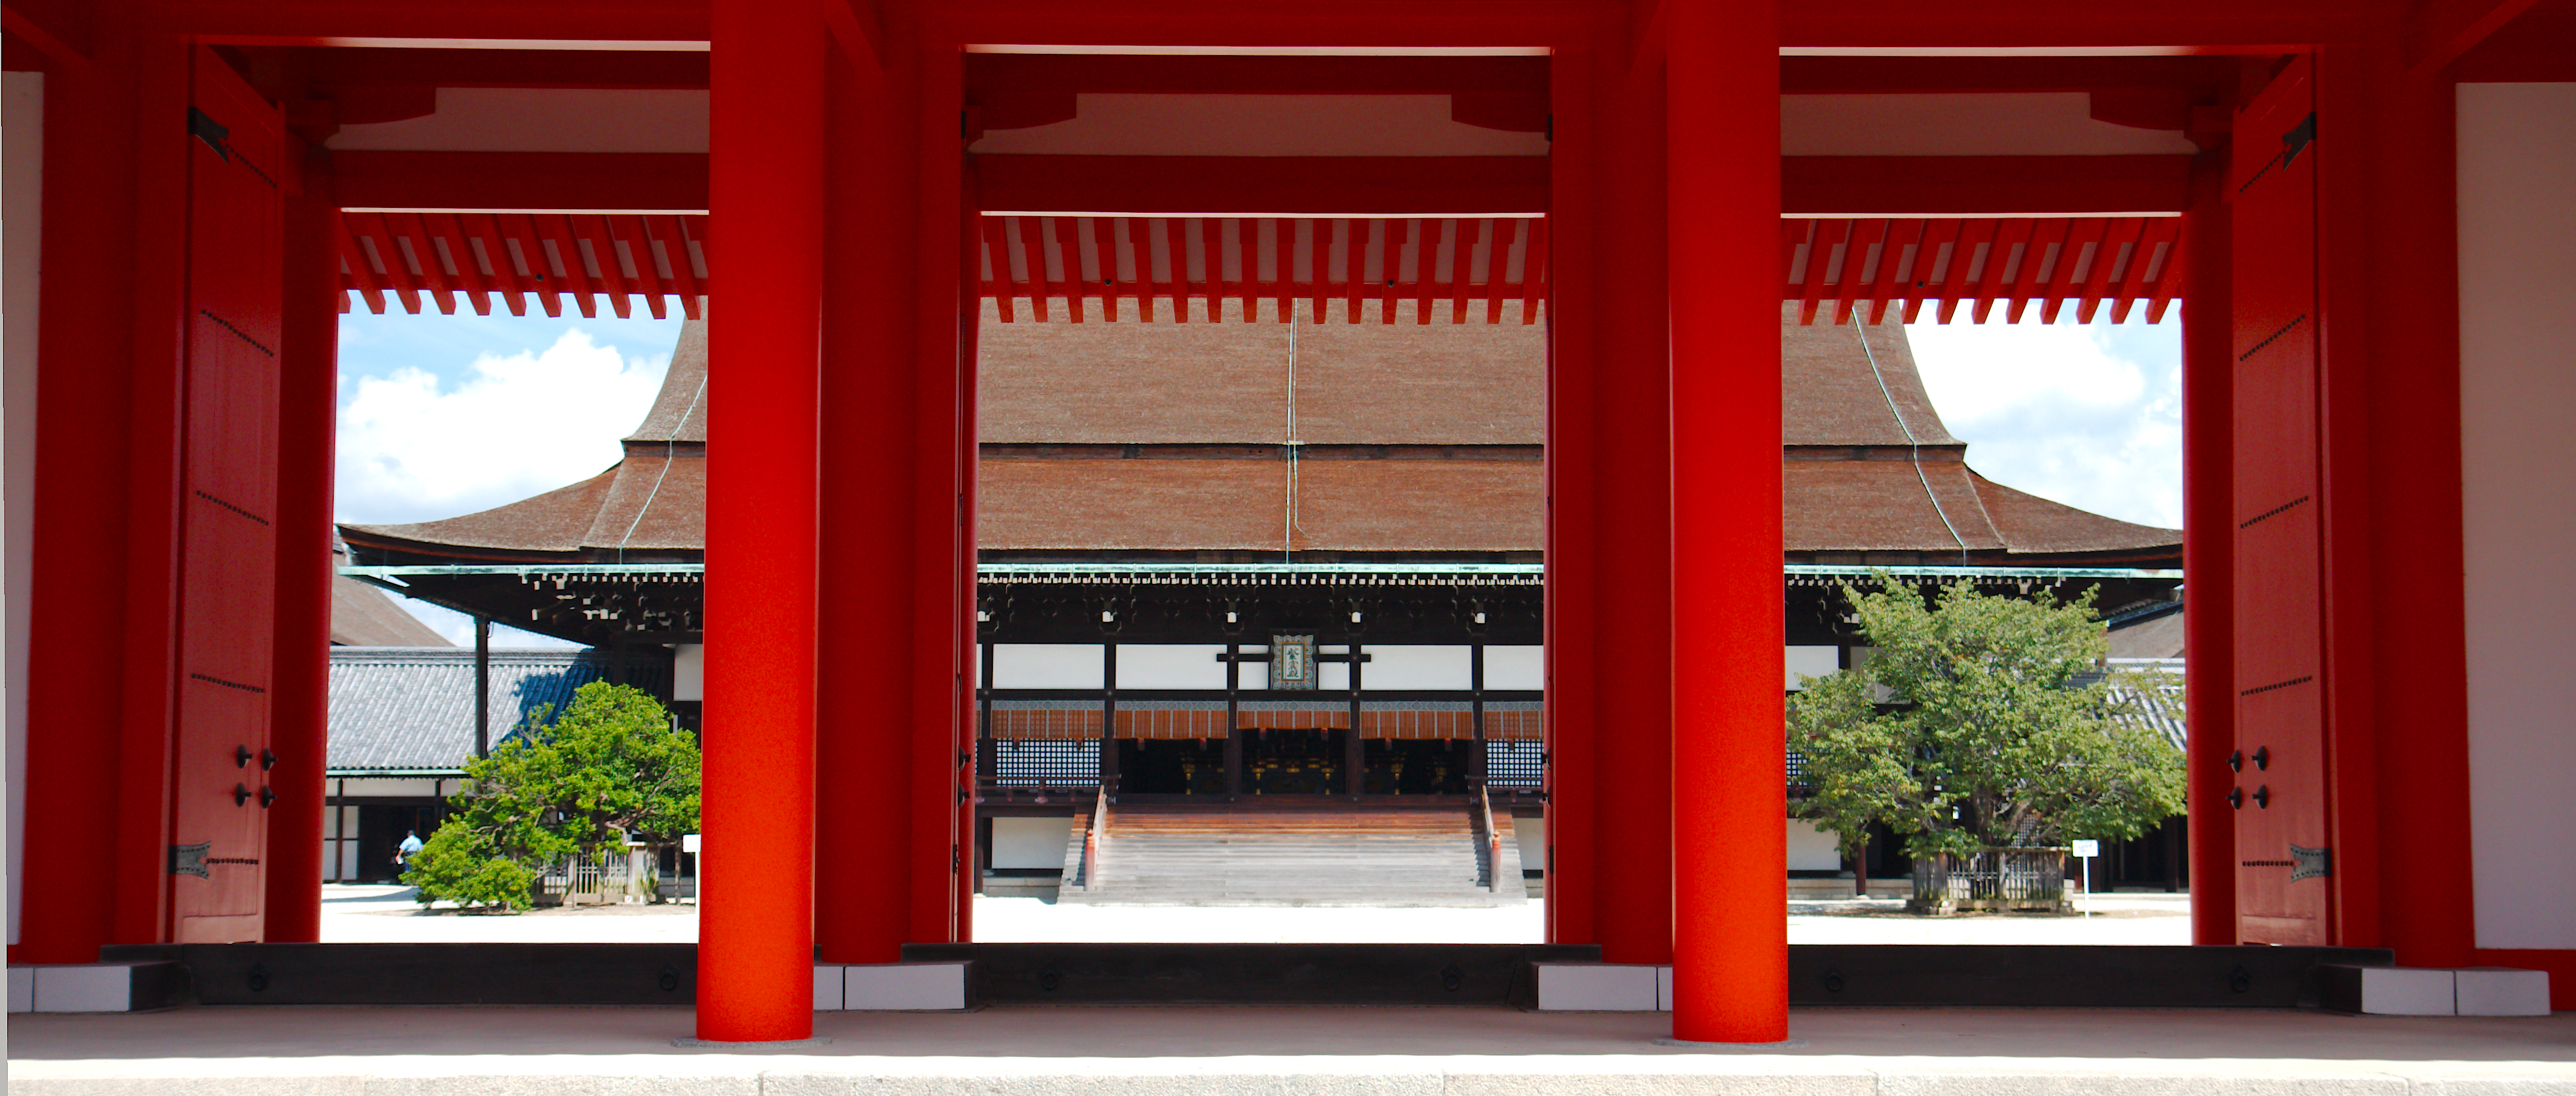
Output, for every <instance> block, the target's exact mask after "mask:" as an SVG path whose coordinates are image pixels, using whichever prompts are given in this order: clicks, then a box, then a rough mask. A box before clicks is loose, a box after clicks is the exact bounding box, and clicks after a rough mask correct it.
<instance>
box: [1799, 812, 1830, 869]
mask: <svg viewBox="0 0 2576 1096" xmlns="http://www.w3.org/2000/svg"><path fill="white" fill-rule="evenodd" d="M1788 821H1789V870H1790V871H1839V870H1841V869H1842V866H1843V853H1842V846H1841V845H1840V844H1838V843H1837V842H1836V841H1835V839H1834V835H1833V834H1832V833H1831V832H1828V831H1825V830H1820V829H1817V828H1816V824H1815V823H1813V822H1810V821H1808V820H1806V819H1804V818H1792V819H1789V820H1788Z"/></svg>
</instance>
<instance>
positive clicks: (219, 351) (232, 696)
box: [170, 49, 285, 943]
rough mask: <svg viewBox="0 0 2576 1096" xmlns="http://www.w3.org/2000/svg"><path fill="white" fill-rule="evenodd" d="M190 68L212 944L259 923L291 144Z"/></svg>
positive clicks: (174, 869)
mask: <svg viewBox="0 0 2576 1096" xmlns="http://www.w3.org/2000/svg"><path fill="white" fill-rule="evenodd" d="M193 64H194V67H195V72H194V76H193V87H194V94H193V96H192V108H193V109H192V111H191V117H190V128H189V133H188V136H187V138H186V139H187V140H188V141H189V143H190V145H191V150H190V159H189V174H188V192H189V193H188V255H189V259H188V299H187V306H186V307H187V316H186V317H185V319H186V323H187V327H186V331H187V342H186V344H185V347H184V352H185V354H186V361H185V363H184V367H183V369H182V374H181V375H182V377H183V378H184V383H185V385H186V388H185V400H186V403H185V413H184V416H183V420H182V421H183V425H184V429H185V431H186V436H185V439H184V441H183V443H182V445H181V448H180V452H181V455H182V457H181V459H182V462H183V464H182V468H181V483H182V485H183V491H184V492H185V494H184V496H183V497H182V498H181V500H180V503H181V507H180V522H181V525H180V542H181V553H182V555H181V560H180V590H179V635H178V639H179V667H178V673H179V681H178V725H177V729H176V734H175V735H174V736H173V741H174V746H173V748H174V749H175V750H176V751H177V757H176V759H175V761H176V764H175V765H174V766H173V770H172V771H173V774H174V778H175V780H176V781H177V783H176V786H175V787H174V788H173V810H172V822H171V827H172V832H171V835H170V844H171V850H172V851H171V874H170V884H171V903H170V905H171V911H172V926H171V931H172V933H173V936H174V938H175V939H177V940H178V941H180V942H182V943H212V942H226V941H243V940H258V939H259V938H260V937H261V934H262V932H263V930H264V926H265V916H264V914H265V900H266V890H265V876H264V871H265V869H264V867H263V864H262V861H263V860H264V859H265V856H264V852H265V849H266V845H267V836H268V835H267V825H266V819H267V814H268V806H269V804H270V802H271V801H272V796H273V795H274V793H273V792H272V791H271V789H270V788H269V786H268V781H267V774H268V772H269V758H270V756H271V755H270V754H269V748H270V742H269V735H268V727H269V688H270V684H271V683H270V671H271V669H272V663H273V661H274V658H275V652H274V649H273V646H272V644H273V642H274V637H275V634H276V611H277V608H276V606H277V597H276V584H277V543H278V539H277V529H276V527H275V524H274V522H275V520H276V506H277V488H276V484H277V440H278V439H277V423H278V403H279V395H280V394H279V391H278V382H279V372H278V366H277V345H278V332H279V329H280V326H281V321H282V317H283V296H282V290H283V287H282V285H281V278H282V276H283V264H282V257H283V244H284V240H283V235H282V225H283V221H284V216H283V214H284V205H283V196H282V192H281V190H280V187H279V185H278V176H279V172H280V168H281V164H280V156H281V153H282V151H283V149H284V147H285V145H284V140H283V132H284V130H283V126H282V125H281V124H280V119H279V116H278V112H277V111H276V109H275V108H273V107H270V106H269V105H268V104H266V103H264V102H262V101H261V100H260V99H259V97H258V96H257V95H256V94H255V93H253V92H252V91H251V90H250V88H249V87H248V86H247V85H246V84H244V83H243V82H242V81H241V79H240V78H239V77H238V76H237V75H235V74H234V73H233V71H232V69H231V68H230V67H229V66H228V65H227V64H226V63H225V62H224V61H222V60H221V59H220V58H219V57H217V56H216V55H215V54H214V53H213V52H212V51H210V50H205V49H199V50H198V51H196V53H195V54H194V57H193Z"/></svg>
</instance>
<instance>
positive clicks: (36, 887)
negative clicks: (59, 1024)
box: [9, 4, 160, 963]
mask: <svg viewBox="0 0 2576 1096" xmlns="http://www.w3.org/2000/svg"><path fill="white" fill-rule="evenodd" d="M122 7H123V5H116V4H101V5H100V6H99V9H98V12H97V17H98V30H99V34H98V41H97V43H96V45H95V46H94V48H93V52H92V60H91V62H90V63H89V64H88V65H83V66H77V67H75V66H60V65H58V66H55V67H54V69H53V70H52V71H50V72H48V73H47V74H46V77H45V161H44V213H43V219H44V235H45V238H46V239H47V240H49V241H54V243H53V246H50V247H48V248H46V255H45V260H44V285H45V293H44V296H43V299H42V302H41V305H40V309H41V311H40V315H41V316H42V319H41V321H40V334H39V341H38V344H37V352H36V357H37V379H36V389H37V402H38V404H39V406H40V407H41V408H42V411H41V416H42V429H41V430H40V431H39V432H38V433H37V436H36V489H35V495H36V497H35V501H34V507H35V515H34V524H35V528H36V530H37V535H36V538H35V546H34V553H33V554H34V559H33V562H32V566H33V568H34V570H35V571H36V573H37V574H39V575H42V576H44V581H41V582H38V583H36V584H35V589H34V594H33V597H32V598H31V599H30V604H29V607H28V613H29V619H30V622H31V627H30V630H31V632H32V633H33V634H35V635H40V636H43V637H45V642H43V643H39V644H36V645H34V647H33V649H31V650H30V651H29V652H28V673H27V680H28V692H27V727H28V735H27V762H26V763H27V771H28V779H27V780H26V781H25V788H26V795H27V804H26V816H25V817H26V823H27V834H26V842H25V862H24V872H25V874H24V875H23V876H22V877H21V878H20V879H19V880H18V885H19V886H21V887H24V888H26V891H27V893H29V894H33V895H42V896H43V898H42V899H41V900H38V901H29V902H26V903H25V906H24V909H23V911H22V912H21V914H20V922H19V935H18V943H17V944H15V945H13V946H12V947H11V948H10V949H9V961H10V962H12V963H86V962H94V961H96V960H97V959H98V948H99V945H101V944H105V943H110V942H112V941H113V940H114V939H115V936H114V929H113V927H112V925H113V922H114V920H115V916H114V913H115V909H116V907H117V904H118V901H119V898H120V895H119V894H118V892H117V882H118V878H119V875H118V872H117V870H116V866H117V864H116V851H117V846H116V844H115V838H116V836H117V818H118V815H119V790H120V787H121V781H120V779H119V775H120V769H121V759H120V758H119V756H118V749H117V739H118V734H119V727H120V718H119V714H118V706H117V697H118V693H119V690H120V689H121V688H122V682H123V677H124V675H123V670H124V666H123V664H122V663H123V660H122V659H121V658H119V657H113V656H109V655H106V654H104V653H105V652H117V651H120V650H121V646H122V640H123V635H122V633H123V631H124V617H123V606H124V602H125V577H124V576H125V566H126V555H127V544H126V535H125V529H126V514H125V496H124V490H123V488H124V485H125V482H126V465H127V460H128V439H129V438H130V437H131V429H132V425H131V421H130V419H129V417H128V412H127V403H128V386H129V385H130V384H131V383H132V381H131V377H132V372H133V353H134V351H133V344H134V322H133V309H134V289H135V287H134V280H133V277H132V273H133V262H134V240H135V221H136V218H137V213H138V211H137V206H136V190H137V188H136V185H135V183H136V179H135V150H136V141H135V140H134V139H133V135H134V133H135V121H134V116H135V111H136V104H135V98H136V82H137V72H136V70H137V62H138V58H137V56H136V43H135V42H134V40H133V36H132V34H131V33H130V28H129V27H127V26H126V25H125V23H124V21H123V19H122V16H123V15H124V14H125V13H124V12H123V11H122V10H121V9H122ZM153 817H155V818H156V819H157V818H159V817H160V815H159V814H158V812H154V813H153ZM144 897H145V899H146V900H147V901H148V902H150V903H151V904H149V905H147V907H146V909H147V915H146V917H147V926H148V925H149V921H150V919H151V918H152V917H153V916H155V915H157V912H158V908H159V907H158V903H157V899H153V898H151V896H144ZM155 939H158V937H157V935H156V936H146V937H143V938H142V940H145V941H149V940H155Z"/></svg>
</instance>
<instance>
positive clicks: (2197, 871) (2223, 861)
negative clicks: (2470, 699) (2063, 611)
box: [2182, 151, 2237, 944]
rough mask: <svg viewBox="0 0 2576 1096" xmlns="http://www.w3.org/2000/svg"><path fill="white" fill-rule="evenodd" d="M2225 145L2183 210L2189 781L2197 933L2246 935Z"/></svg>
mask: <svg viewBox="0 0 2576 1096" xmlns="http://www.w3.org/2000/svg"><path fill="white" fill-rule="evenodd" d="M2226 181H2227V153H2226V152H2224V151H2220V152H2213V153H2208V154H2205V155H2203V156H2202V157H2201V158H2200V162H2198V163H2196V164H2194V165H2193V168H2192V204H2191V209H2190V211H2189V212H2187V213H2185V214H2184V215H2183V241H2182V245H2183V250H2182V259H2183V262H2184V263H2186V264H2188V265H2186V266H2185V268H2184V270H2183V276H2184V278H2185V279H2186V280H2185V282H2184V287H2185V291H2184V293H2183V303H2182V353H2183V361H2182V368H2183V407H2182V429H2183V567H2184V581H2185V589H2186V591H2187V593H2188V596H2189V597H2190V599H2191V607H2190V608H2189V609H2188V610H2187V613H2188V616H2186V617H2185V619H2184V627H2185V629H2186V630H2187V633H2188V637H2189V638H2188V640H2187V642H2186V643H2185V647H2186V649H2187V650H2188V651H2189V653H2190V655H2191V668H2190V673H2189V674H2188V676H2187V677H2185V679H2184V684H2183V688H2184V690H2185V698H2184V699H2185V704H2184V708H2185V710H2187V711H2189V712H2190V713H2191V717H2192V718H2191V742H2190V750H2189V757H2188V759H2187V762H2186V763H2187V764H2188V765H2189V766H2190V767H2189V769H2188V770H2187V774H2186V778H2187V780H2188V782H2189V794H2188V796H2187V799H2188V803H2187V807H2188V810H2189V812H2190V817H2191V939H2192V943H2195V944H2233V943H2236V860H2237V857H2236V812H2235V811H2234V810H2233V809H2231V808H2230V807H2229V806H2228V803H2227V791H2228V789H2229V788H2231V787H2234V783H2233V781H2232V780H2231V777H2232V776H2233V775H2234V774H2233V773H2230V772H2229V771H2228V769H2227V754H2228V752H2229V751H2230V750H2233V749H2234V748H2235V744H2236V730H2235V715H2236V687H2235V685H2234V682H2235V680H2236V674H2235V669H2236V664H2235V657H2236V656H2235V653H2234V651H2235V641H2236V636H2235V622H2234V618H2233V616H2232V614H2231V610H2232V609H2233V608H2234V605H2235V588H2236V582H2235V570H2234V568H2235V564H2234V563H2233V562H2232V560H2231V553H2230V549H2231V548H2232V547H2233V546H2234V544H2235V539H2236V519H2235V517H2234V516H2233V503H2232V502H2231V501H2230V500H2231V498H2232V497H2233V493H2232V491H2231V490H2230V485H2231V483H2232V482H2233V478H2234V476H2235V469H2234V465H2233V463H2232V461H2231V459H2230V453H2231V451H2232V450H2233V448H2234V441H2235V418H2234V413H2233V410H2232V408H2233V407H2234V390H2235V378H2236V353H2235V351H2234V350H2233V349H2232V346H2233V344H2234V339H2233V338H2232V335H2231V332H2232V330H2233V328H2232V326H2231V325H2232V323H2233V321H2232V320H2231V319H2230V316H2231V315H2232V314H2233V312H2232V309H2231V308H2230V304H2231V302H2230V299H2229V295H2230V293H2231V292H2232V291H2231V289H2230V288H2229V280H2228V269H2229V265H2230V262H2229V260H2230V254H2229V243H2228V235H2227V203H2226V201H2225V197H2226Z"/></svg>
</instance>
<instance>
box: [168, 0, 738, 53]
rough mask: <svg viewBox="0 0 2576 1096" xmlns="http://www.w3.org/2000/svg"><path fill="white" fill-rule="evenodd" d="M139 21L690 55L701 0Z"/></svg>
mask: <svg viewBox="0 0 2576 1096" xmlns="http://www.w3.org/2000/svg"><path fill="white" fill-rule="evenodd" d="M139 7H140V8H141V11H140V12H139V13H138V22H139V23H140V25H142V26H147V27H150V28H152V30H153V31H154V32H155V33H165V34H172V35H185V36H189V37H193V38H196V39H197V40H199V41H203V42H206V43H209V44H231V45H271V46H327V45H345V44H350V43H351V42H352V41H356V42H362V43H363V42H383V43H388V44H392V43H411V44H416V45H423V46H429V45H462V46H467V47H473V46H475V45H477V44H481V43H489V44H496V45H499V44H515V43H533V42H548V43H552V44H555V45H556V46H557V48H566V47H569V48H581V46H582V45H589V44H596V45H632V44H646V45H647V46H648V47H665V48H681V49H690V50H698V49H704V48H705V44H706V41H707V38H708V30H707V27H708V8H709V4H708V0H559V2H550V3H544V4H529V3H525V2H524V0H456V2H453V3H438V4H422V3H416V2H414V0H148V2H146V3H143V4H141V5H139Z"/></svg>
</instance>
